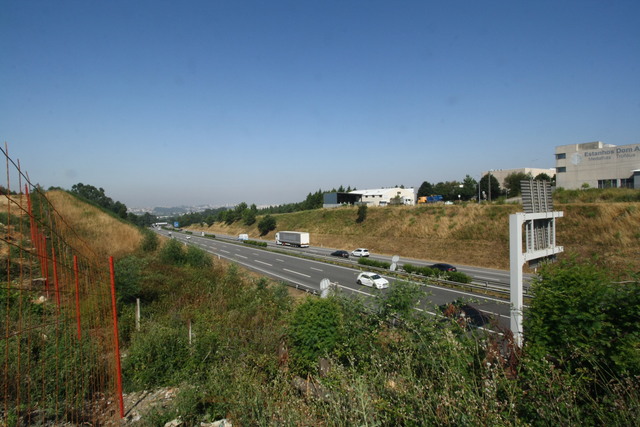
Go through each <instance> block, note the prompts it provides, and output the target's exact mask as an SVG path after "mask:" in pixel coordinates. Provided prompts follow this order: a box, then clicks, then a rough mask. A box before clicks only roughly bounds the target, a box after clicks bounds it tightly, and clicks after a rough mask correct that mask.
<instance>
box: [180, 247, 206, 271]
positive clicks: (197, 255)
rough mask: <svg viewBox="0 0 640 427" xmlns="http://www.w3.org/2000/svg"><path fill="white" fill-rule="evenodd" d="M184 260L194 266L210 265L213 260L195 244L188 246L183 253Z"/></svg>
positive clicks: (203, 266) (204, 266)
mask: <svg viewBox="0 0 640 427" xmlns="http://www.w3.org/2000/svg"><path fill="white" fill-rule="evenodd" d="M185 262H186V264H187V265H190V266H191V267H196V268H206V267H211V266H212V265H213V262H212V261H211V256H209V254H208V253H206V252H205V251H203V250H202V249H200V248H197V247H195V246H188V247H187V253H186V254H185Z"/></svg>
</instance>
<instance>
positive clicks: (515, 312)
mask: <svg viewBox="0 0 640 427" xmlns="http://www.w3.org/2000/svg"><path fill="white" fill-rule="evenodd" d="M521 187H522V205H523V208H524V212H518V213H515V214H512V215H510V216H509V254H510V267H511V268H510V273H511V274H510V275H511V280H510V282H511V332H512V333H513V337H514V340H515V342H516V343H517V344H518V345H522V337H523V331H522V308H523V295H524V292H523V286H522V282H523V273H522V267H523V266H524V263H525V262H529V265H530V266H534V265H537V263H538V262H540V261H543V260H552V259H554V258H555V255H556V254H558V253H560V252H562V251H563V250H564V248H563V247H562V246H557V245H556V218H561V217H562V216H563V212H554V211H553V200H552V198H551V186H550V184H549V182H547V181H534V180H528V181H521ZM523 226H524V228H525V237H524V252H523V233H522V228H523Z"/></svg>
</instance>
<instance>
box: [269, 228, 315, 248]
mask: <svg viewBox="0 0 640 427" xmlns="http://www.w3.org/2000/svg"><path fill="white" fill-rule="evenodd" d="M276 245H283V246H297V247H299V248H308V247H309V233H307V232H304V231H278V232H277V233H276Z"/></svg>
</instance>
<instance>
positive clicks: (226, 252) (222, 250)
mask: <svg viewBox="0 0 640 427" xmlns="http://www.w3.org/2000/svg"><path fill="white" fill-rule="evenodd" d="M220 252H224V253H225V254H230V253H231V252H229V251H225V250H224V249H220Z"/></svg>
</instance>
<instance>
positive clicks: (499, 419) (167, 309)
mask: <svg viewBox="0 0 640 427" xmlns="http://www.w3.org/2000/svg"><path fill="white" fill-rule="evenodd" d="M189 251H193V250H192V249H187V248H185V247H184V245H180V244H177V245H176V244H175V241H173V240H171V241H166V242H164V243H163V244H161V245H160V246H159V248H158V249H157V250H156V251H151V252H149V251H147V252H144V251H140V252H138V253H137V254H136V255H134V256H131V257H127V258H123V259H122V260H120V261H119V262H118V264H117V265H116V273H117V276H118V277H120V280H119V281H118V282H117V286H118V289H128V290H129V291H127V292H123V293H126V294H128V295H130V297H128V298H124V299H122V300H121V301H120V303H119V312H120V319H121V320H120V328H121V337H122V340H123V346H124V348H125V350H124V357H123V367H124V378H125V387H126V391H128V392H132V391H137V390H150V389H154V388H158V387H167V386H171V387H176V388H177V389H178V390H179V392H178V397H177V399H176V400H175V401H173V402H172V403H171V405H170V406H169V407H167V408H164V409H156V410H155V412H152V413H150V414H148V415H147V417H146V418H145V420H144V422H145V423H147V424H148V425H162V424H164V423H165V422H168V421H171V420H173V419H176V418H180V419H181V420H183V421H184V422H185V423H186V424H188V425H195V424H197V423H199V422H201V421H213V420H217V419H221V418H227V419H229V420H230V421H232V422H233V423H234V424H236V423H237V424H238V425H265V426H266V425H283V424H284V425H329V426H330V425H336V426H339V425H340V426H341V425H571V424H575V423H577V422H579V423H581V424H585V425H594V424H595V425H599V424H612V425H632V424H634V422H635V420H637V419H638V417H639V416H640V407H639V406H638V401H640V382H639V381H638V380H639V378H640V377H639V376H640V363H639V361H640V354H639V351H640V350H639V347H638V346H639V345H640V322H639V321H638V320H640V319H639V318H638V313H639V312H640V298H639V295H640V294H639V292H638V291H639V283H638V281H637V279H636V280H634V281H631V282H628V283H625V284H617V283H613V282H611V281H610V279H608V275H607V272H606V271H603V270H600V269H598V268H597V267H595V266H593V265H591V264H586V265H585V264H581V263H578V262H576V261H573V260H572V261H567V262H563V263H560V264H558V265H553V266H548V267H545V269H544V271H543V272H542V274H541V276H540V280H539V281H538V282H537V283H536V284H535V285H534V287H533V292H534V293H535V295H536V298H535V299H534V304H532V306H531V309H530V311H529V312H528V313H527V317H526V319H527V321H526V323H525V331H526V332H525V333H526V337H527V340H526V344H525V346H524V348H522V349H519V348H516V347H514V346H513V345H512V342H511V341H510V339H509V334H507V335H506V336H505V337H499V336H496V335H491V334H485V333H482V332H479V331H477V330H475V329H473V328H470V327H469V326H468V325H467V324H466V322H465V320H464V317H461V316H459V315H458V314H457V313H458V310H457V309H456V305H455V304H454V305H450V306H446V307H444V309H442V308H439V307H433V308H431V310H430V311H435V312H440V313H442V314H441V315H440V316H438V317H433V316H431V315H428V314H426V313H425V312H422V311H416V310H413V307H414V306H415V304H416V303H417V301H418V300H421V299H424V295H425V294H424V292H425V291H424V288H423V287H421V286H418V285H415V284H410V283H399V284H397V285H395V286H393V287H391V288H389V291H388V292H386V293H379V294H378V296H377V297H376V298H375V301H374V303H373V304H372V303H370V302H367V301H365V300H363V299H357V298H356V299H354V298H351V297H349V298H347V297H344V296H343V295H341V294H333V295H332V296H330V297H329V298H326V299H320V298H318V297H315V296H308V297H304V298H293V297H292V295H291V293H290V292H289V289H288V288H287V287H285V286H284V285H281V284H278V283H274V282H271V281H269V280H266V279H265V278H260V277H255V276H252V275H249V274H246V273H243V272H242V271H240V270H239V269H238V268H237V267H236V266H235V265H233V264H227V263H225V262H222V261H215V262H213V263H212V264H209V263H206V262H202V259H203V258H202V257H200V256H194V255H191V256H189V255H188V252H189ZM196 251H197V250H196ZM189 259H193V260H195V261H188V260H189ZM125 273H126V274H125ZM133 296H135V297H137V298H140V299H141V300H142V307H143V309H142V313H143V315H142V321H141V326H140V330H136V328H135V320H134V303H133V301H134V298H132V297H133ZM603 307H604V309H603ZM189 330H191V334H190V333H189Z"/></svg>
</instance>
